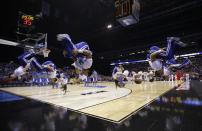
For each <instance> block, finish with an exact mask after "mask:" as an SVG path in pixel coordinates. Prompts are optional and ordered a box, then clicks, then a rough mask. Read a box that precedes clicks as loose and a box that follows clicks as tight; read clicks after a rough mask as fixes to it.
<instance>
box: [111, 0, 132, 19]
mask: <svg viewBox="0 0 202 131" xmlns="http://www.w3.org/2000/svg"><path fill="white" fill-rule="evenodd" d="M132 4H133V0H115V16H116V18H121V17H124V16H128V15H130V14H132Z"/></svg>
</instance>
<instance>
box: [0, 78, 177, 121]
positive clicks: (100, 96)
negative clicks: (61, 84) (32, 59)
mask: <svg viewBox="0 0 202 131" xmlns="http://www.w3.org/2000/svg"><path fill="white" fill-rule="evenodd" d="M98 85H102V88H96V87H84V86H83V84H79V85H68V91H67V93H66V94H64V92H63V91H62V90H61V89H53V88H52V87H51V86H45V87H35V86H34V87H15V88H13V87H7V88H0V90H1V91H5V92H8V93H12V94H15V95H18V96H22V97H25V98H29V99H34V100H37V101H40V102H43V103H48V104H51V105H54V106H59V107H63V108H67V109H68V110H72V111H75V112H79V113H82V114H86V115H90V116H93V117H96V118H99V119H104V120H107V121H111V122H115V123H120V122H122V121H123V120H125V119H127V118H128V117H130V116H131V115H133V114H135V113H136V112H137V111H138V110H140V109H142V108H143V107H145V106H147V105H148V104H149V103H151V102H152V101H154V100H155V99H156V98H157V97H159V96H161V95H163V94H164V93H166V92H168V91H169V90H171V89H172V88H173V87H174V86H175V84H174V82H164V81H162V82H153V83H151V82H143V83H142V84H134V83H128V84H127V85H126V87H124V88H116V87H115V85H114V83H112V82H105V83H104V82H103V83H99V84H98Z"/></svg>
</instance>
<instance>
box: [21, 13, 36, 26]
mask: <svg viewBox="0 0 202 131" xmlns="http://www.w3.org/2000/svg"><path fill="white" fill-rule="evenodd" d="M33 22H34V17H33V16H31V15H22V16H21V24H22V25H23V26H32V25H33Z"/></svg>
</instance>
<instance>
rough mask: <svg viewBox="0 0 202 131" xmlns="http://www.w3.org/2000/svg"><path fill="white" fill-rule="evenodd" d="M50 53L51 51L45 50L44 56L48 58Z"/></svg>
mask: <svg viewBox="0 0 202 131" xmlns="http://www.w3.org/2000/svg"><path fill="white" fill-rule="evenodd" d="M49 53H50V50H49V49H44V50H43V56H44V57H45V58H46V57H48V55H49Z"/></svg>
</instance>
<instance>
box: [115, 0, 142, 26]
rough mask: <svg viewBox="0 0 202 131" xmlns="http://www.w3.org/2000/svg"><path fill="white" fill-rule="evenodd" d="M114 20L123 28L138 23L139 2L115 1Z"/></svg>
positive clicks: (129, 0) (132, 0)
mask: <svg viewBox="0 0 202 131" xmlns="http://www.w3.org/2000/svg"><path fill="white" fill-rule="evenodd" d="M114 5H115V16H116V20H117V21H118V22H119V23H120V24H121V25H123V26H129V25H132V24H135V23H137V22H139V12H140V3H139V0H115V4H114Z"/></svg>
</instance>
